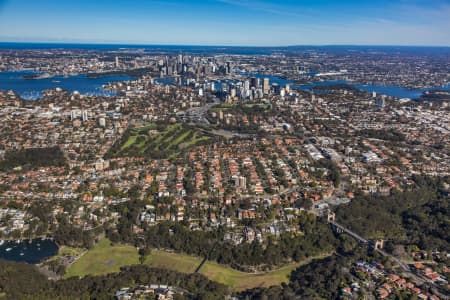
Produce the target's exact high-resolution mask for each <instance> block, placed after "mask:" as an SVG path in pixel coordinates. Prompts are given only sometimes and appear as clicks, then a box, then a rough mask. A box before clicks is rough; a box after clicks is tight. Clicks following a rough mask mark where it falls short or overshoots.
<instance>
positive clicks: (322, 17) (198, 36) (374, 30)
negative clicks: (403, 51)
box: [0, 0, 450, 46]
mask: <svg viewBox="0 0 450 300" xmlns="http://www.w3.org/2000/svg"><path fill="white" fill-rule="evenodd" d="M0 41H32V42H36V41H37V42H87V43H91V42H92V43H135V44H184V45H249V46H257V45H258V46H283V45H330V44H353V45H355V44H359V45H444V46H450V0H390V1H388V0H371V1H368V0H340V1H331V0H296V1H295V0H287V1H280V0H279V1H274V0H204V1H196V0H191V1H188V0H186V1H180V0H155V1H151V0H116V1H106V0H70V1H69V0H0Z"/></svg>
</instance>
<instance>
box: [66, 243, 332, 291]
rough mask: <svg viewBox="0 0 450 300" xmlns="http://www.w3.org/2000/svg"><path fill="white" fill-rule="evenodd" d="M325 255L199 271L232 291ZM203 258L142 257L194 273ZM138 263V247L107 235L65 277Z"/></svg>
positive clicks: (276, 281) (283, 275)
mask: <svg viewBox="0 0 450 300" xmlns="http://www.w3.org/2000/svg"><path fill="white" fill-rule="evenodd" d="M325 256H327V255H322V256H317V257H313V258H310V259H308V260H305V261H303V262H299V263H293V264H289V265H287V266H284V267H282V268H280V269H277V270H274V271H271V272H267V273H261V274H251V273H245V272H240V271H237V270H234V269H232V268H230V267H228V266H225V265H220V264H218V263H215V262H211V261H208V262H206V263H205V264H204V265H203V267H202V269H201V270H200V273H201V274H203V275H205V276H207V277H208V278H209V279H210V280H212V281H216V282H219V283H222V284H225V285H227V286H229V287H231V288H232V289H234V290H235V291H242V290H245V289H249V288H256V287H269V286H272V285H280V284H281V283H282V282H288V281H289V274H290V273H291V272H292V271H293V270H295V269H296V268H298V267H299V266H301V265H304V264H307V263H309V262H310V261H311V260H313V259H317V258H323V257H325ZM201 261H202V259H201V258H199V257H194V256H190V255H186V254H180V253H169V252H166V251H159V250H153V251H152V253H151V254H150V255H149V256H148V257H147V259H146V260H145V262H144V263H145V264H148V265H149V266H152V267H155V268H161V269H169V270H174V271H178V272H182V273H187V274H190V273H193V272H194V271H195V269H196V268H197V267H198V266H199V264H200V263H201ZM134 264H139V255H138V253H137V250H136V249H135V248H134V247H131V246H124V245H114V246H111V243H110V241H109V240H108V239H102V240H100V242H99V243H98V244H97V245H96V246H95V247H94V248H93V249H91V250H89V251H88V252H87V253H86V254H85V255H84V256H82V257H81V258H80V259H79V260H78V261H77V262H75V263H74V264H73V265H72V266H70V267H69V269H68V270H67V274H66V276H65V277H66V278H67V277H71V276H85V275H99V274H107V273H113V272H118V271H119V270H120V267H121V266H127V265H134Z"/></svg>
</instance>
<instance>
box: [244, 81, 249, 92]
mask: <svg viewBox="0 0 450 300" xmlns="http://www.w3.org/2000/svg"><path fill="white" fill-rule="evenodd" d="M244 89H245V90H249V89H250V81H248V80H246V81H244Z"/></svg>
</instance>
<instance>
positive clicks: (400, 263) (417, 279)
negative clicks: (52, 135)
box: [329, 221, 449, 299]
mask: <svg viewBox="0 0 450 300" xmlns="http://www.w3.org/2000/svg"><path fill="white" fill-rule="evenodd" d="M329 223H330V224H331V225H333V226H335V227H336V228H338V229H339V230H341V231H342V232H345V233H347V234H348V235H349V236H351V237H353V238H354V239H356V240H357V241H358V242H360V243H362V244H365V245H369V244H370V242H369V240H367V239H365V238H363V237H362V236H360V235H359V234H357V233H356V232H354V231H352V230H350V229H348V228H346V227H344V226H342V225H340V224H339V223H337V222H335V221H332V222H329ZM375 251H377V252H378V253H380V254H381V255H383V256H384V257H389V258H390V259H391V260H392V261H394V262H395V263H396V264H397V265H398V266H399V267H400V268H401V269H402V271H403V272H404V274H406V275H407V276H408V277H409V278H411V280H412V281H413V282H414V283H415V284H416V285H419V286H420V285H423V284H429V285H430V287H431V289H432V290H433V293H434V294H436V295H437V296H439V297H440V298H441V299H449V297H448V296H447V295H445V294H443V293H441V292H440V287H439V286H438V285H437V284H436V283H434V282H431V281H428V280H426V279H424V278H422V277H420V276H418V275H416V274H415V273H414V272H412V271H411V269H410V267H409V265H408V264H407V263H406V262H404V261H402V260H401V259H399V258H397V257H395V256H393V255H391V254H389V253H387V252H385V251H383V250H382V249H375Z"/></svg>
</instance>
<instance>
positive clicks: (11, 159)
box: [0, 147, 66, 171]
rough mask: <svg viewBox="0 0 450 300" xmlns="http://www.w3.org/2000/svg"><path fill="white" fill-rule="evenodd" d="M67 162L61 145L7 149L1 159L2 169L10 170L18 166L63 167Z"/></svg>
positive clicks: (0, 167)
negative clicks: (15, 149) (16, 149)
mask: <svg viewBox="0 0 450 300" xmlns="http://www.w3.org/2000/svg"><path fill="white" fill-rule="evenodd" d="M65 164H66V158H65V157H64V154H63V152H62V151H61V149H60V148H59V147H51V148H30V149H23V150H18V151H6V153H5V158H4V160H2V161H0V171H9V170H12V169H14V168H16V167H23V168H38V167H50V166H57V167H62V166H64V165H65Z"/></svg>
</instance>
